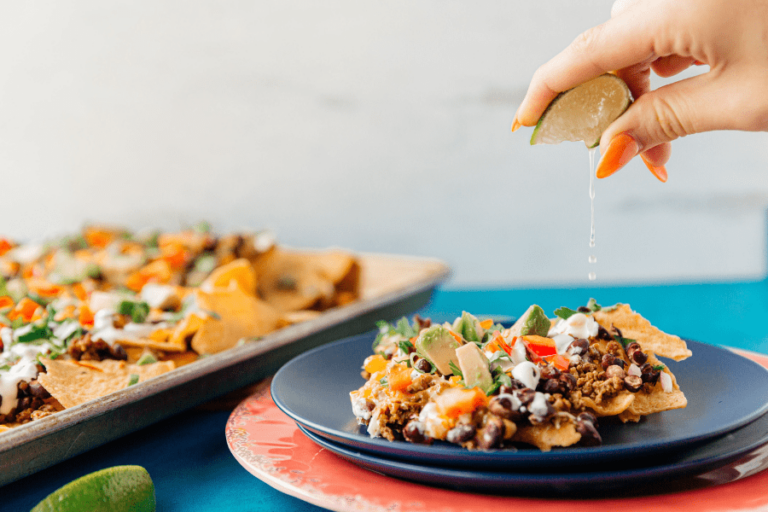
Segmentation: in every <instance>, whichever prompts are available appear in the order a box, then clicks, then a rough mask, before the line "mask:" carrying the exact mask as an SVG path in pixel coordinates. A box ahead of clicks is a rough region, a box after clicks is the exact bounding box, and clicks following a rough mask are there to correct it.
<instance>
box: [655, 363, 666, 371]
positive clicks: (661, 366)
mask: <svg viewBox="0 0 768 512" xmlns="http://www.w3.org/2000/svg"><path fill="white" fill-rule="evenodd" d="M652 368H653V369H654V370H663V369H664V368H666V366H664V365H663V364H655V365H653V366H652Z"/></svg>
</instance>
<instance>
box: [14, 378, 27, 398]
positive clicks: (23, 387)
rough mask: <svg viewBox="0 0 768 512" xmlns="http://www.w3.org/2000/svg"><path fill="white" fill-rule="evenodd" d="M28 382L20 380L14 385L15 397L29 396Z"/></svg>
mask: <svg viewBox="0 0 768 512" xmlns="http://www.w3.org/2000/svg"><path fill="white" fill-rule="evenodd" d="M28 388H29V382H27V381H25V380H22V381H21V382H19V383H18V384H17V385H16V390H17V391H16V398H23V397H25V396H29V391H28Z"/></svg>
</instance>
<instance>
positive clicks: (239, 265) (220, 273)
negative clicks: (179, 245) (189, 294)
mask: <svg viewBox="0 0 768 512" xmlns="http://www.w3.org/2000/svg"><path fill="white" fill-rule="evenodd" d="M232 281H234V282H235V283H237V285H238V286H239V287H240V288H241V289H242V290H243V291H244V292H245V293H247V294H248V295H256V272H255V271H254V270H253V266H252V265H251V262H250V261H248V260H246V259H245V258H240V259H237V260H234V261H232V262H230V263H227V264H226V265H223V266H221V267H219V268H217V269H216V270H214V271H213V272H211V275H209V276H208V277H207V278H206V279H205V281H203V283H202V284H201V285H200V289H202V290H204V291H206V292H212V291H213V289H214V288H228V287H229V285H230V283H231V282H232Z"/></svg>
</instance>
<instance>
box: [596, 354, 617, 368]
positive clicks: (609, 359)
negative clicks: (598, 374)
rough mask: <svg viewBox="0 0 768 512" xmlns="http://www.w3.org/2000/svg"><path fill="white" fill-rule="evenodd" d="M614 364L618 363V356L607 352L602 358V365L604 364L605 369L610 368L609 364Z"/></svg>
mask: <svg viewBox="0 0 768 512" xmlns="http://www.w3.org/2000/svg"><path fill="white" fill-rule="evenodd" d="M614 364H616V356H614V355H613V354H605V355H604V356H603V357H602V359H601V360H600V366H602V367H603V369H608V367H609V366H612V365H614Z"/></svg>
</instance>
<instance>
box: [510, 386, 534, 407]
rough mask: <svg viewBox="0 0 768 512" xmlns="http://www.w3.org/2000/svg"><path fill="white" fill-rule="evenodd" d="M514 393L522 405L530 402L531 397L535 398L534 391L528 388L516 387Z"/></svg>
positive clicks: (531, 400)
mask: <svg viewBox="0 0 768 512" xmlns="http://www.w3.org/2000/svg"><path fill="white" fill-rule="evenodd" d="M515 395H516V396H517V399H518V400H520V403H521V404H523V405H528V404H530V403H531V402H533V399H534V398H536V392H535V391H534V390H532V389H529V388H525V389H518V390H517V391H515Z"/></svg>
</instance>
